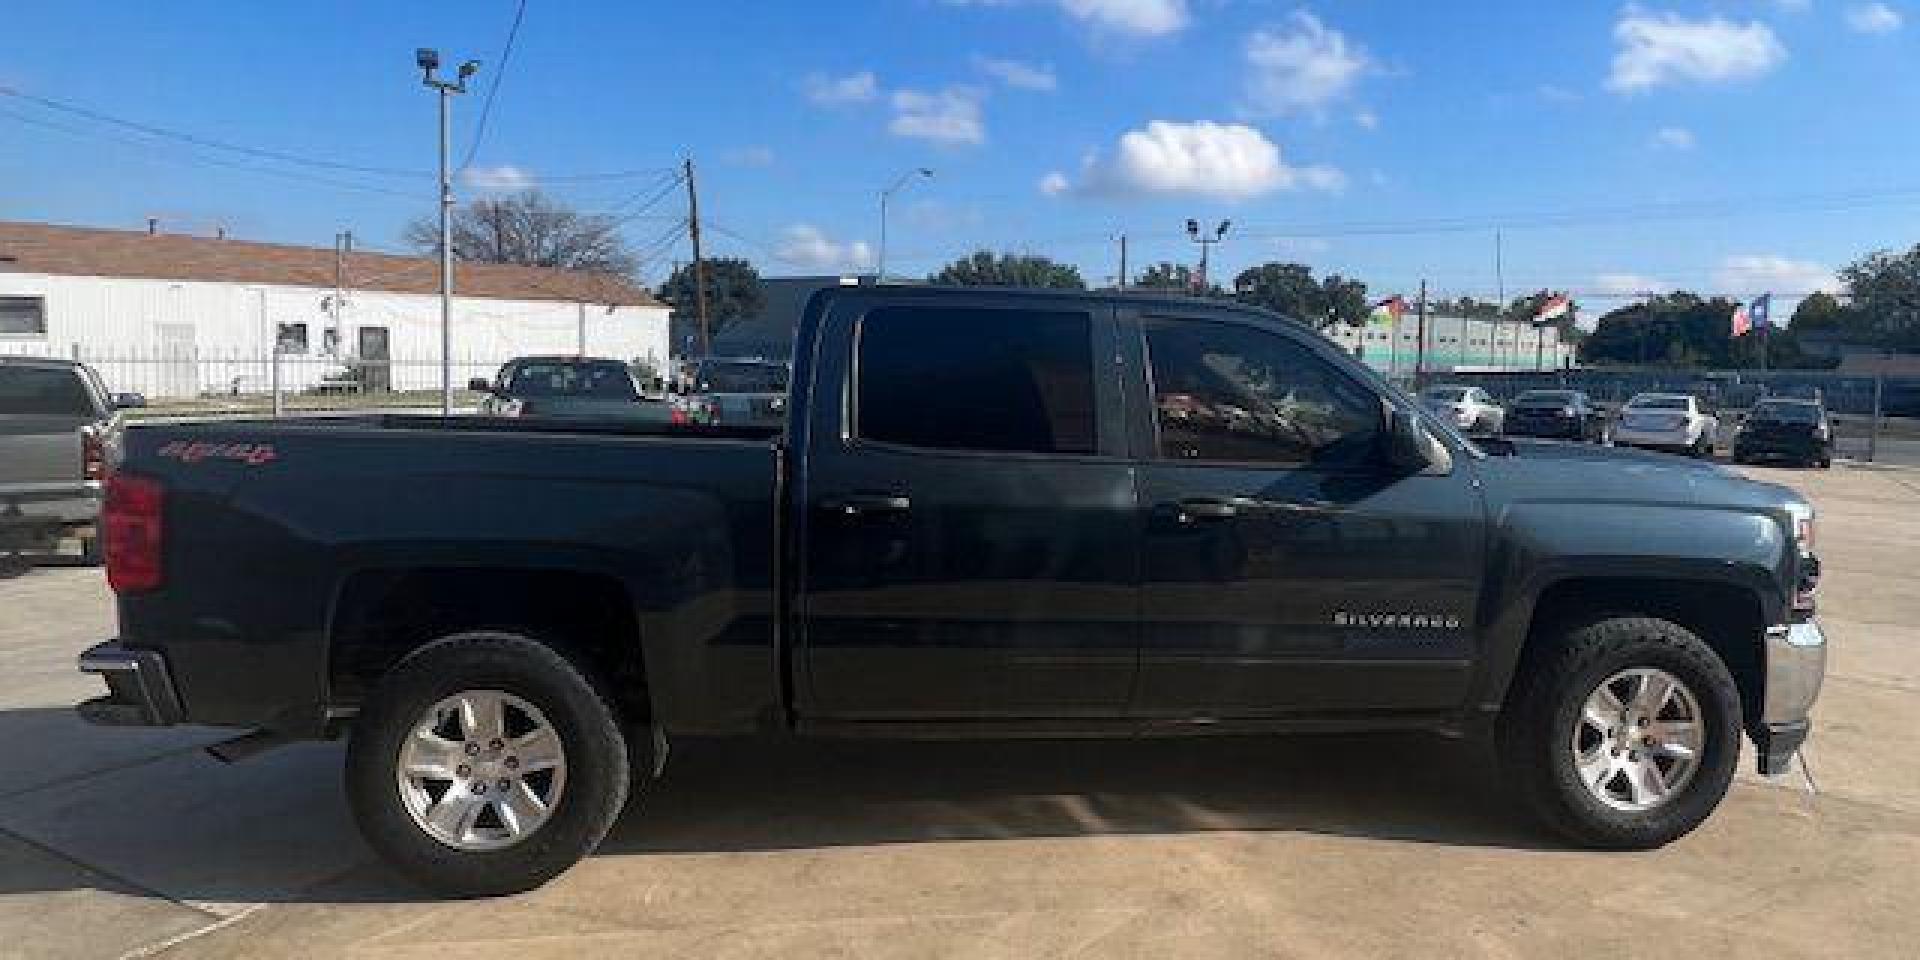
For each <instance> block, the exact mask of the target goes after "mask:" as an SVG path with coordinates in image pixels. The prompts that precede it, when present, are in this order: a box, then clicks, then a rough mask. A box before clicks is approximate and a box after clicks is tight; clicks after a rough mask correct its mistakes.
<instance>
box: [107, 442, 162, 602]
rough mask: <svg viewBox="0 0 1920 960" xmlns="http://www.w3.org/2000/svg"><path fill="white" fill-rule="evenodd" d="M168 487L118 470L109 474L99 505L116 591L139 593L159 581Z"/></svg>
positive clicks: (109, 575) (110, 577) (109, 580)
mask: <svg viewBox="0 0 1920 960" xmlns="http://www.w3.org/2000/svg"><path fill="white" fill-rule="evenodd" d="M165 505H166V488H165V487H162V486H161V485H160V481H158V480H153V479H150V478H148V477H142V476H137V475H134V474H129V473H125V472H121V471H115V472H114V473H113V474H111V475H110V476H108V477H107V496H106V503H105V504H104V505H103V506H102V507H101V508H100V528H101V533H100V535H101V536H102V537H103V538H105V539H104V540H103V541H102V542H103V543H104V544H105V545H106V556H107V585H108V586H110V587H112V588H113V590H114V592H115V593H138V592H140V591H142V590H152V589H153V588H155V587H158V586H159V585H160V577H161V564H160V553H161V544H162V536H161V535H162V533H163V532H164V529H165V528H164V524H163V517H164V512H165V511H164V507H165Z"/></svg>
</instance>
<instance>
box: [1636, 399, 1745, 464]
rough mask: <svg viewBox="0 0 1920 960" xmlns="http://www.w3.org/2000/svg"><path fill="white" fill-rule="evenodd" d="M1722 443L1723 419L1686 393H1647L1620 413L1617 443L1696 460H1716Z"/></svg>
mask: <svg viewBox="0 0 1920 960" xmlns="http://www.w3.org/2000/svg"><path fill="white" fill-rule="evenodd" d="M1719 439H1720V418H1718V417H1716V416H1714V415H1713V412H1712V411H1710V410H1709V409H1707V407H1706V405H1705V404H1703V403H1701V402H1700V399H1699V398H1698V397H1693V396H1688V395H1687V394H1684V393H1643V394H1640V395H1638V396H1636V397H1634V398H1633V399H1632V400H1629V401H1627V405H1626V406H1625V407H1623V408H1621V410H1620V417H1619V419H1618V420H1617V421H1615V423H1614V426H1613V442H1614V443H1615V444H1618V445H1620V446H1626V447H1647V448H1650V449H1654V450H1665V451H1667V452H1669V453H1683V454H1687V455H1689V456H1694V457H1711V456H1713V445H1714V444H1715V443H1717V442H1718V441H1719Z"/></svg>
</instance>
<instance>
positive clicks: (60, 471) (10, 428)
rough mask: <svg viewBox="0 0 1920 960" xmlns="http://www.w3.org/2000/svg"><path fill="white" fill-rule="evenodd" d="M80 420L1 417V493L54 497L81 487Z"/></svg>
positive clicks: (82, 420) (44, 417)
mask: <svg viewBox="0 0 1920 960" xmlns="http://www.w3.org/2000/svg"><path fill="white" fill-rule="evenodd" d="M87 423H88V421H87V420H84V419H81V418H78V417H50V416H6V415H0V492H4V493H15V494H24V493H53V492H58V491H73V490H77V489H79V488H80V486H81V481H82V479H83V478H82V477H81V472H82V466H81V463H80V457H81V453H80V430H81V428H82V427H84V426H86V424H87Z"/></svg>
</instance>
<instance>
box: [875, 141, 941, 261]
mask: <svg viewBox="0 0 1920 960" xmlns="http://www.w3.org/2000/svg"><path fill="white" fill-rule="evenodd" d="M914 177H926V178H928V179H932V177H933V170H932V168H930V167H915V168H913V169H912V170H908V171H907V172H906V173H903V174H901V175H900V176H899V177H897V178H895V179H894V181H893V184H892V185H891V186H889V187H887V188H886V189H885V190H882V191H880V260H879V263H878V264H877V265H876V267H875V270H874V272H875V273H877V274H879V280H880V282H881V283H886V282H887V201H888V200H891V199H893V195H894V194H895V193H897V192H899V190H900V188H901V187H904V186H906V185H907V183H908V182H910V181H911V180H913V178H914Z"/></svg>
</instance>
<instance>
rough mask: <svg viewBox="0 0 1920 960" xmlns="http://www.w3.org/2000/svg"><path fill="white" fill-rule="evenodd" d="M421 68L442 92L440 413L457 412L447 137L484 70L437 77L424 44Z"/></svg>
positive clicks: (474, 64)
mask: <svg viewBox="0 0 1920 960" xmlns="http://www.w3.org/2000/svg"><path fill="white" fill-rule="evenodd" d="M413 62H414V63H415V64H416V65H418V66H419V67H420V74H421V76H420V82H421V83H422V84H423V85H425V86H427V87H430V88H432V89H434V90H437V91H439V92H440V415H441V416H443V417H445V416H451V415H452V414H453V178H452V176H451V174H450V173H449V171H448V170H447V136H448V119H447V115H448V112H449V110H450V102H451V98H452V97H453V95H454V94H456V93H466V92H467V80H468V78H470V77H472V76H473V75H474V73H475V72H476V71H478V70H479V69H480V61H478V60H468V61H466V62H465V63H462V64H461V65H460V70H459V78H458V79H455V80H442V79H440V78H439V77H436V76H434V72H435V71H437V70H439V69H440V51H438V50H432V49H428V48H426V47H421V48H420V49H418V50H415V51H414V52H413Z"/></svg>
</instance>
